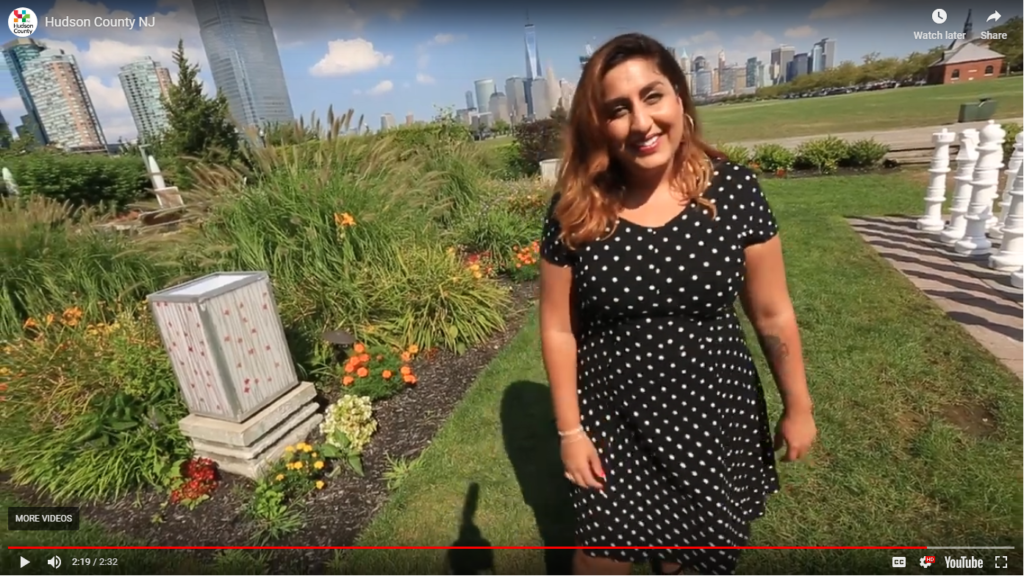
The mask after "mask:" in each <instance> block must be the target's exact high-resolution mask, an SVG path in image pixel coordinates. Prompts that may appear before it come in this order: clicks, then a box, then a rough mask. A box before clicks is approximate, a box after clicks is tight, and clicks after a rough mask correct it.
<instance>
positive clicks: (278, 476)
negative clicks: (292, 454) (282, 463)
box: [276, 474, 284, 482]
mask: <svg viewBox="0 0 1024 576" xmlns="http://www.w3.org/2000/svg"><path fill="white" fill-rule="evenodd" d="M276 479H277V481H278V482H280V481H281V480H284V474H278V475H277V478H276Z"/></svg>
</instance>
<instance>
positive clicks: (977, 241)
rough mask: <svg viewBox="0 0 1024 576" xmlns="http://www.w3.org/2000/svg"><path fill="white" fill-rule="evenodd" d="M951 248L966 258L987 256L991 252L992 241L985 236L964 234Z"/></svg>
mask: <svg viewBox="0 0 1024 576" xmlns="http://www.w3.org/2000/svg"><path fill="white" fill-rule="evenodd" d="M953 250H954V251H955V252H956V253H957V254H960V255H961V256H967V257H968V258H987V257H988V256H989V255H991V254H992V242H990V241H989V239H988V238H986V237H985V236H982V237H980V238H972V237H969V236H965V237H964V238H961V239H960V241H958V242H957V243H956V244H954V245H953Z"/></svg>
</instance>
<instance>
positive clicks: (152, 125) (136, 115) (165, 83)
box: [117, 56, 171, 142]
mask: <svg viewBox="0 0 1024 576" xmlns="http://www.w3.org/2000/svg"><path fill="white" fill-rule="evenodd" d="M117 77H118V79H119V80H120V81H121V89H122V90H124V96H125V98H126V99H127V100H128V110H130V111H131V113H132V120H134V121H135V129H136V131H137V132H138V135H139V140H140V141H142V142H146V141H148V140H152V139H154V138H157V137H159V136H160V134H162V133H163V132H164V131H165V130H167V109H166V108H165V107H164V98H165V97H166V96H167V93H168V91H169V90H170V88H171V73H170V72H169V71H168V70H167V68H164V67H163V66H161V65H160V63H158V62H154V61H153V59H152V58H150V57H148V56H147V57H145V58H142V59H141V60H137V61H135V62H132V63H131V64H127V65H125V66H122V67H121V71H120V73H118V75H117Z"/></svg>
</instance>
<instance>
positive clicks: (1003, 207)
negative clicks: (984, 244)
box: [988, 132, 1024, 239]
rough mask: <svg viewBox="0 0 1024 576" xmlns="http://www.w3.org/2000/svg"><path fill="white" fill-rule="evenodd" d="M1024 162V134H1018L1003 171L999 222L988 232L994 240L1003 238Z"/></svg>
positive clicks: (998, 203)
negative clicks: (1004, 178)
mask: <svg viewBox="0 0 1024 576" xmlns="http://www.w3.org/2000/svg"><path fill="white" fill-rule="evenodd" d="M1022 162H1024V132H1018V133H1017V137H1016V138H1014V140H1013V152H1011V153H1010V158H1009V159H1008V160H1007V161H1006V170H1004V171H1003V174H1004V175H1006V180H1005V183H1004V185H1003V196H1002V198H1000V199H999V201H998V202H996V206H998V208H999V215H998V219H999V221H998V222H997V223H996V225H995V226H994V227H992V229H990V230H989V231H988V235H989V236H990V237H992V238H997V239H998V238H1002V237H1003V226H1005V225H1006V215H1007V214H1008V212H1009V209H1010V192H1011V191H1012V190H1013V181H1014V178H1016V176H1017V170H1019V169H1020V167H1021V163H1022Z"/></svg>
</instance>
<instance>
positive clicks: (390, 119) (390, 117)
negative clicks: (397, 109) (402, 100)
mask: <svg viewBox="0 0 1024 576" xmlns="http://www.w3.org/2000/svg"><path fill="white" fill-rule="evenodd" d="M397 125H398V124H397V122H395V115H394V114H392V113H391V112H385V113H383V114H381V115H380V131H381V132H383V131H385V130H391V129H392V128H394V127H395V126H397Z"/></svg>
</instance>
